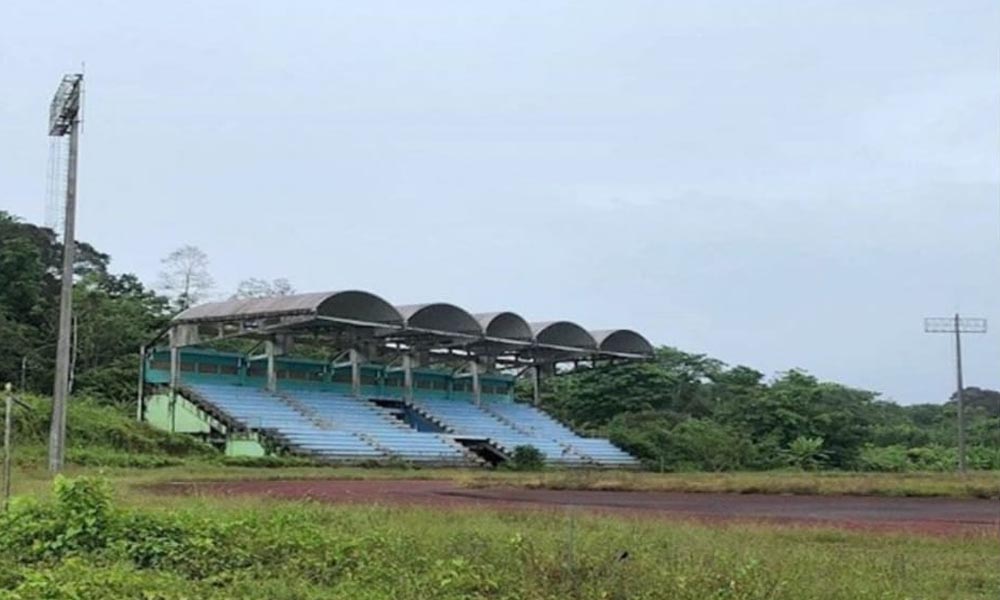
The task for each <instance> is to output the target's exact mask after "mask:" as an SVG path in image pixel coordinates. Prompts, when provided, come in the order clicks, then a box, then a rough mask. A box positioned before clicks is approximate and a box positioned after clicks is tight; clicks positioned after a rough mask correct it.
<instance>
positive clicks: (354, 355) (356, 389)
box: [350, 348, 361, 396]
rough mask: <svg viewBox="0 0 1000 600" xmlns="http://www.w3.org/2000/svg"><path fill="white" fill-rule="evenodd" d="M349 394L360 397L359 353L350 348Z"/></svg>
mask: <svg viewBox="0 0 1000 600" xmlns="http://www.w3.org/2000/svg"><path fill="white" fill-rule="evenodd" d="M350 356H351V394H353V395H354V396H361V353H360V352H358V351H357V350H355V349H354V348H351V352H350Z"/></svg>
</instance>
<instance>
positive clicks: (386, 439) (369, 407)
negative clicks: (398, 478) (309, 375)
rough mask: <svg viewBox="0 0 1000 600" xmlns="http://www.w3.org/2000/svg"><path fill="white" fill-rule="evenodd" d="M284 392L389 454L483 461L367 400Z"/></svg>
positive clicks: (447, 462) (418, 459)
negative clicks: (421, 430) (412, 425)
mask: <svg viewBox="0 0 1000 600" xmlns="http://www.w3.org/2000/svg"><path fill="white" fill-rule="evenodd" d="M280 394H281V396H283V397H284V398H286V399H288V400H289V402H290V403H291V404H292V405H293V406H296V407H297V408H299V410H300V412H303V413H304V414H307V415H310V416H312V417H313V418H314V419H316V420H318V421H319V422H320V423H322V424H324V425H326V426H328V427H329V428H331V429H334V430H343V431H352V432H356V433H358V434H359V435H363V436H364V438H365V439H366V440H368V441H369V442H370V443H372V444H373V445H374V446H376V447H377V448H379V449H382V450H383V451H384V452H386V453H387V454H388V455H390V456H392V457H394V458H397V459H400V460H404V461H407V462H414V463H429V464H437V465H443V466H469V465H478V464H481V462H480V460H479V459H478V457H475V456H474V455H473V454H471V453H469V452H467V451H466V450H465V448H463V447H462V446H461V445H460V444H458V443H456V442H455V441H454V440H452V439H450V437H448V436H444V435H439V434H436V433H427V432H420V431H417V430H415V429H412V428H411V427H409V426H407V425H406V424H405V423H403V422H402V421H400V420H398V419H396V418H395V417H393V416H392V415H390V414H389V413H388V411H385V410H384V409H382V408H380V407H378V406H376V405H375V404H372V403H371V402H368V401H367V400H363V399H359V398H354V397H352V396H347V395H342V394H336V393H333V392H321V391H299V390H294V391H282V392H281V393H280Z"/></svg>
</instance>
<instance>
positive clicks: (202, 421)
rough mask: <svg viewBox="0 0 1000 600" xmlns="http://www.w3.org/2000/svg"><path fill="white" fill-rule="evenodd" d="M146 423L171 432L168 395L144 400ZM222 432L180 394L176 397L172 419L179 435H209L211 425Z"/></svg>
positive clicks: (219, 425) (214, 422)
mask: <svg viewBox="0 0 1000 600" xmlns="http://www.w3.org/2000/svg"><path fill="white" fill-rule="evenodd" d="M145 414H146V422H147V423H149V424H150V425H152V426H154V427H157V428H159V429H163V430H164V431H171V423H170V395H169V394H155V395H153V396H150V397H148V398H146V413H145ZM213 424H215V425H216V428H217V429H220V430H223V429H224V427H222V425H221V424H220V423H218V422H217V421H215V420H214V419H212V418H211V417H209V416H208V415H207V414H205V413H204V412H203V411H201V410H200V409H199V408H198V407H197V406H195V405H194V404H192V403H191V402H189V401H188V400H187V398H184V397H183V396H181V395H180V394H178V395H177V410H176V416H175V419H174V429H173V430H174V431H177V432H179V433H210V432H211V431H212V425H213Z"/></svg>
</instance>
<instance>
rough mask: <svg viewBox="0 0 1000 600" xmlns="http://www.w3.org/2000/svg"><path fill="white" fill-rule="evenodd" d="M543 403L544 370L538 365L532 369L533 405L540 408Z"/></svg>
mask: <svg viewBox="0 0 1000 600" xmlns="http://www.w3.org/2000/svg"><path fill="white" fill-rule="evenodd" d="M541 401H542V370H541V368H540V367H539V366H538V365H534V366H533V367H531V403H532V404H534V405H535V406H538V405H539V404H540V403H541Z"/></svg>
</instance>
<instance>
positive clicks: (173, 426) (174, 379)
mask: <svg viewBox="0 0 1000 600" xmlns="http://www.w3.org/2000/svg"><path fill="white" fill-rule="evenodd" d="M171 337H173V336H171ZM180 363H181V349H180V348H178V347H177V346H174V345H173V340H172V339H171V344H170V431H177V386H178V385H179V384H180V378H181V364H180Z"/></svg>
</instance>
